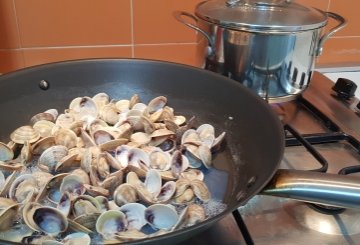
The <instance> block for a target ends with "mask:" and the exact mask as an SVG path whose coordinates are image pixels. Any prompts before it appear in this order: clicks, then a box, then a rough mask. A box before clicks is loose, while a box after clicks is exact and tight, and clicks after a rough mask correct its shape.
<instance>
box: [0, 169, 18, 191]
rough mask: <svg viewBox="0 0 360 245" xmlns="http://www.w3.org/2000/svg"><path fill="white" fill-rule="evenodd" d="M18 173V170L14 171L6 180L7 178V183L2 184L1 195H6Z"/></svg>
mask: <svg viewBox="0 0 360 245" xmlns="http://www.w3.org/2000/svg"><path fill="white" fill-rule="evenodd" d="M16 174H17V172H16V171H14V172H13V173H12V174H10V175H9V176H8V177H7V178H6V180H5V183H4V184H3V185H2V187H0V188H1V192H0V197H4V196H5V195H7V193H8V191H9V189H10V186H11V184H12V183H13V181H14V180H15V178H16Z"/></svg>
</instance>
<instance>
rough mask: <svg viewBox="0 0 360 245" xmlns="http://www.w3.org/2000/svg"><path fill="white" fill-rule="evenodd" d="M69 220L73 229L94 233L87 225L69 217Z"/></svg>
mask: <svg viewBox="0 0 360 245" xmlns="http://www.w3.org/2000/svg"><path fill="white" fill-rule="evenodd" d="M68 222H69V228H70V230H72V231H77V232H84V233H87V234H90V233H93V231H92V230H90V229H88V228H86V227H85V226H83V225H81V224H79V223H77V222H75V221H74V220H71V219H68Z"/></svg>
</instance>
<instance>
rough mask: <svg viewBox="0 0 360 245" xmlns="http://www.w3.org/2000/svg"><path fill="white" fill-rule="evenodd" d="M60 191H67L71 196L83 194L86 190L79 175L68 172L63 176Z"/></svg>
mask: <svg viewBox="0 0 360 245" xmlns="http://www.w3.org/2000/svg"><path fill="white" fill-rule="evenodd" d="M59 190H60V193H62V194H64V193H66V192H67V193H69V194H70V196H71V197H76V196H80V195H83V194H84V193H85V191H86V189H85V187H84V183H83V181H82V179H81V177H79V176H77V175H74V174H70V175H67V176H65V177H64V178H63V179H62V181H61V185H60V187H59Z"/></svg>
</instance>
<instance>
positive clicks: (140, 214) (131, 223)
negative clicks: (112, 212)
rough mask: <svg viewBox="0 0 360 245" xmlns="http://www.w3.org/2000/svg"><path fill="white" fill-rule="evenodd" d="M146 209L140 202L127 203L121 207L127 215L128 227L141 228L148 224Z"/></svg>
mask: <svg viewBox="0 0 360 245" xmlns="http://www.w3.org/2000/svg"><path fill="white" fill-rule="evenodd" d="M145 209H146V207H145V206H144V205H142V204H140V203H127V204H124V205H123V206H121V207H120V211H121V212H123V213H124V214H125V215H126V219H127V221H128V226H127V228H128V229H136V230H141V228H142V227H143V226H144V225H146V220H145Z"/></svg>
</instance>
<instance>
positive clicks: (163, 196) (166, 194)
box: [156, 181, 176, 203]
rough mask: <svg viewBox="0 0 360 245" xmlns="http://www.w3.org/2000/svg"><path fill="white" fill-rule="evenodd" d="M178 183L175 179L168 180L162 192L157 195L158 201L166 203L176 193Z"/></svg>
mask: <svg viewBox="0 0 360 245" xmlns="http://www.w3.org/2000/svg"><path fill="white" fill-rule="evenodd" d="M175 190H176V184H175V182H174V181H168V182H166V183H165V184H164V185H163V186H162V187H161V190H160V193H159V194H158V195H157V196H156V202H160V203H165V202H168V201H169V200H170V199H171V198H172V197H173V195H174V194H175Z"/></svg>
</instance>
